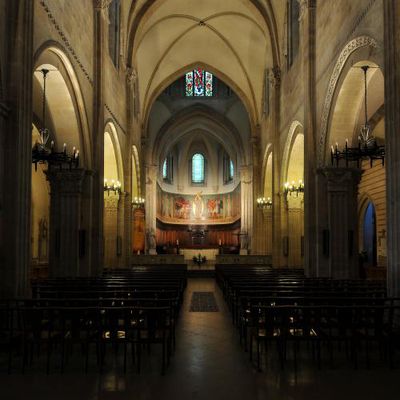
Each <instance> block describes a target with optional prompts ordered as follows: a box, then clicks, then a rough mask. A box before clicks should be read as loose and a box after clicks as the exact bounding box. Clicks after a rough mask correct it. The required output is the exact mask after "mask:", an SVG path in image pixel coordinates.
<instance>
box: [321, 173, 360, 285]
mask: <svg viewBox="0 0 400 400" xmlns="http://www.w3.org/2000/svg"><path fill="white" fill-rule="evenodd" d="M321 172H322V174H323V176H324V177H325V179H326V188H327V192H326V196H327V207H328V231H329V271H328V272H329V277H331V278H335V279H347V278H356V277H358V275H359V269H358V218H357V215H358V214H357V211H358V210H357V194H358V183H359V182H360V179H361V170H360V169H356V168H336V167H325V168H323V169H322V171H321Z"/></svg>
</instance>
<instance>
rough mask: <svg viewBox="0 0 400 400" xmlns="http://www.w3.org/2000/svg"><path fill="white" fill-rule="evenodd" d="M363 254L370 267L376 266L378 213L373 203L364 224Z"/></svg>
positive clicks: (367, 210) (370, 204)
mask: <svg viewBox="0 0 400 400" xmlns="http://www.w3.org/2000/svg"><path fill="white" fill-rule="evenodd" d="M363 252H364V254H365V255H366V258H365V263H366V265H368V266H369V267H374V266H376V263H377V240H376V213H375V206H374V204H373V203H372V202H369V203H368V206H367V208H366V210H365V213H364V224H363Z"/></svg>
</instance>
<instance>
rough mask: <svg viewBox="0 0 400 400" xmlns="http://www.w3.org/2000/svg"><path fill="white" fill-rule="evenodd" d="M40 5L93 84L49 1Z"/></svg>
mask: <svg viewBox="0 0 400 400" xmlns="http://www.w3.org/2000/svg"><path fill="white" fill-rule="evenodd" d="M96 1H99V2H101V1H106V0H96ZM107 1H108V0H107ZM40 5H41V6H42V7H43V9H44V11H45V12H46V14H47V17H48V18H49V20H50V22H51V24H52V25H53V26H54V28H55V30H56V32H57V33H58V35H59V36H60V38H61V41H62V43H63V44H64V46H65V49H66V50H67V51H68V52H69V53H70V54H71V56H72V58H73V59H74V60H75V62H76V64H77V65H78V66H79V68H80V70H81V71H82V72H83V74H84V75H85V77H86V79H87V80H88V81H89V83H90V85H91V86H93V79H92V78H91V77H90V75H89V73H88V71H87V69H86V68H85V67H84V65H83V64H82V61H81V59H80V58H79V57H78V55H77V54H76V52H75V50H74V48H73V47H72V45H71V43H70V41H69V40H68V38H67V36H66V35H65V33H64V31H63V30H62V29H61V27H60V25H59V23H58V22H57V21H56V19H55V18H54V15H53V14H52V12H51V10H50V8H49V6H48V4H47V2H46V1H44V0H41V1H40Z"/></svg>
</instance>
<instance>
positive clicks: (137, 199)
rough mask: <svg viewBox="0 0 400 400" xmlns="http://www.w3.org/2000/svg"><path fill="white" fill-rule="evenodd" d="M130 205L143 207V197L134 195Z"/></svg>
mask: <svg viewBox="0 0 400 400" xmlns="http://www.w3.org/2000/svg"><path fill="white" fill-rule="evenodd" d="M132 205H133V207H135V208H142V207H144V199H143V198H142V197H134V198H133V201H132Z"/></svg>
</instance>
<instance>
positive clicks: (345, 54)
mask: <svg viewBox="0 0 400 400" xmlns="http://www.w3.org/2000/svg"><path fill="white" fill-rule="evenodd" d="M377 48H378V43H377V41H376V40H375V39H373V38H371V37H369V36H358V37H356V38H354V39H352V40H350V41H349V42H348V43H347V44H346V45H345V46H344V48H343V49H342V51H341V52H340V54H339V57H338V59H337V61H336V63H335V66H334V68H333V72H332V75H331V77H330V80H329V84H328V89H327V93H326V96H325V101H324V105H323V109H322V115H321V122H320V136H319V139H318V144H317V147H318V150H317V157H318V164H319V165H320V166H321V165H323V164H324V163H325V154H326V144H327V143H326V142H327V132H328V126H329V118H330V116H331V113H332V100H333V98H334V95H335V94H336V93H337V88H338V82H339V80H340V79H341V77H342V73H343V71H344V69H345V67H346V65H347V67H349V66H348V61H349V58H350V56H352V58H353V57H355V56H357V58H359V59H371V60H373V59H375V56H376V54H375V53H374V50H376V49H377ZM365 53H367V56H365ZM376 61H377V60H376ZM376 63H377V64H383V63H382V62H379V61H377V62H376Z"/></svg>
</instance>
